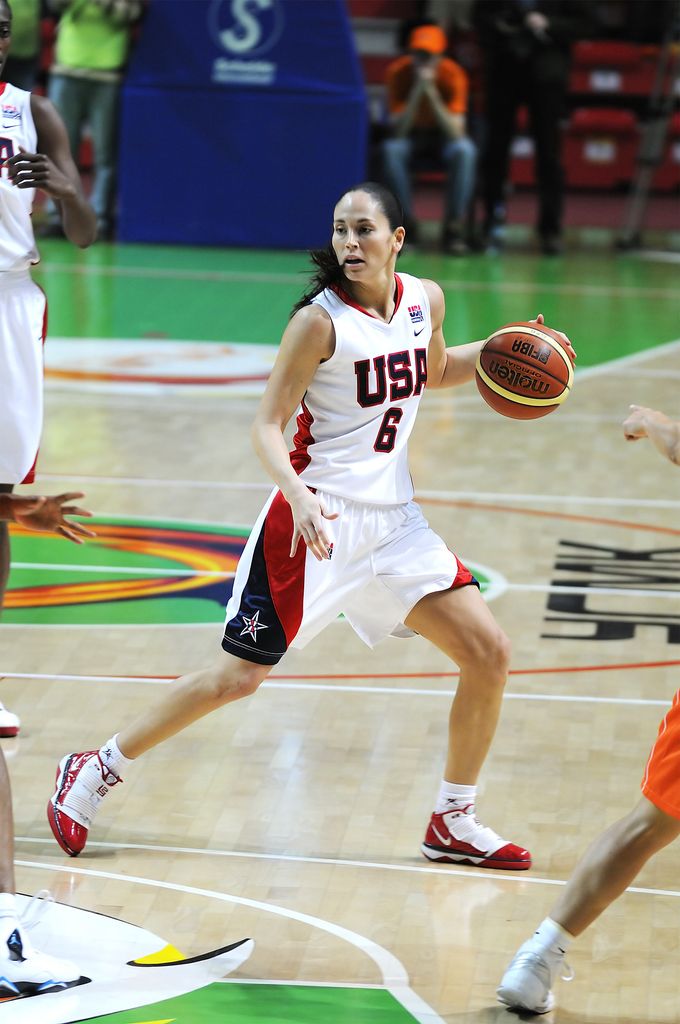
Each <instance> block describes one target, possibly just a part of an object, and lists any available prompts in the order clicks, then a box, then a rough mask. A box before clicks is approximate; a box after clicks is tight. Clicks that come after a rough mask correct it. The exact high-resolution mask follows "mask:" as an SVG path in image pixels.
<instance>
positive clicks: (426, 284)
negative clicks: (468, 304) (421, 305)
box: [420, 278, 446, 321]
mask: <svg viewBox="0 0 680 1024" xmlns="http://www.w3.org/2000/svg"><path fill="white" fill-rule="evenodd" d="M420 283H421V285H422V286H423V288H424V290H425V294H426V295H427V298H428V300H429V303H430V311H431V313H432V320H433V321H434V320H436V319H437V316H436V314H437V313H439V314H440V315H441V317H442V318H443V316H444V307H445V305H446V303H445V301H444V292H443V291H442V290H441V288H440V286H439V285H438V284H437V282H436V281H430V280H428V278H421V279H420Z"/></svg>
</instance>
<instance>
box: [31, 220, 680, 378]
mask: <svg viewBox="0 0 680 1024" xmlns="http://www.w3.org/2000/svg"><path fill="white" fill-rule="evenodd" d="M40 248H41V253H42V263H41V264H40V266H39V267H37V268H35V271H34V276H35V279H36V281H38V283H39V284H41V285H42V286H43V287H44V288H45V290H46V292H47V295H48V299H49V317H50V321H49V334H50V335H52V336H54V337H75V338H78V337H101V338H147V339H148V338H163V339H177V340H191V341H199V340H200V341H220V342H250V343H257V344H265V345H276V344H278V342H279V339H280V336H281V332H282V330H283V328H284V326H285V324H286V321H287V318H288V314H289V311H290V308H291V306H292V305H293V304H294V303H295V302H296V301H297V299H298V297H299V296H300V294H301V293H302V292H303V291H304V289H305V287H306V282H307V271H308V268H309V262H308V258H307V254H306V253H292V252H263V251H259V250H250V249H245V250H243V249H239V250H236V249H205V248H200V249H199V248H193V249H192V248H180V247H174V246H151V245H149V246H142V245H125V246H124V245H107V244H101V245H96V246H93V248H92V249H90V250H87V251H84V252H81V251H80V250H77V249H74V248H73V246H71V245H69V244H68V243H67V242H65V241H61V240H45V241H43V242H42V243H41V246H40ZM398 268H399V269H401V270H402V271H404V272H406V273H412V274H416V275H418V276H423V277H431V278H433V279H434V280H435V281H437V282H438V283H439V284H440V285H441V286H442V288H443V289H444V292H445V295H446V302H447V315H446V322H445V333H446V337H447V341H448V343H449V344H457V343H461V342H464V341H470V340H472V339H476V338H481V337H486V336H487V335H488V334H489V333H491V331H492V330H493V329H494V328H495V327H497V326H499V325H501V324H504V323H508V322H512V321H516V320H522V319H527V318H532V317H534V316H535V315H536V314H537V313H539V312H541V313H543V314H544V315H545V318H546V323H548V324H550V325H551V326H553V327H557V328H559V329H560V330H563V331H565V332H566V333H567V334H569V335H570V337H571V338H572V340H573V342H574V345H575V347H576V349H577V351H578V354H579V363H578V365H579V366H592V365H594V364H596V363H599V362H602V361H604V360H609V359H614V358H617V357H618V356H621V355H628V354H630V353H632V352H636V351H638V350H640V349H644V348H652V347H654V346H656V345H659V344H663V343H665V342H668V341H672V340H674V339H675V338H676V337H678V335H679V334H680V329H679V324H678V303H677V290H676V284H677V266H675V265H674V264H672V263H663V262H659V263H657V262H654V261H644V260H641V259H639V258H638V257H637V256H636V255H632V254H629V255H615V254H612V253H610V252H607V251H596V250H593V251H592V252H581V253H579V252H575V253H571V254H568V255H565V256H563V257H557V258H554V259H546V258H542V257H540V256H537V255H534V254H528V253H521V252H519V253H513V252H507V253H504V254H502V255H496V256H489V255H481V254H480V255H475V256H470V257H466V258H465V259H452V258H451V257H447V256H443V255H440V254H438V253H435V252H432V253H419V252H415V251H414V252H411V253H409V252H408V251H405V252H404V255H403V256H402V258H401V259H400V260H399V264H398Z"/></svg>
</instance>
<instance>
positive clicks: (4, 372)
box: [0, 270, 47, 484]
mask: <svg viewBox="0 0 680 1024" xmlns="http://www.w3.org/2000/svg"><path fill="white" fill-rule="evenodd" d="M46 328H47V303H46V301H45V293H44V292H43V291H42V289H41V288H39V287H38V285H37V284H35V282H34V281H33V280H32V279H31V275H30V273H29V271H28V270H20V271H4V272H2V273H0V380H1V381H2V401H1V402H0V483H3V484H20V483H30V482H31V481H32V480H33V471H34V465H35V460H36V457H37V454H38V445H39V444H40V433H41V431H42V422H43V343H44V340H45V332H46Z"/></svg>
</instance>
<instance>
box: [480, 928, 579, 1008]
mask: <svg viewBox="0 0 680 1024" xmlns="http://www.w3.org/2000/svg"><path fill="white" fill-rule="evenodd" d="M562 971H565V972H566V973H564V974H561V972H562ZM558 976H561V977H562V978H563V980H564V981H571V980H572V978H573V977H574V975H573V972H572V970H571V968H570V967H569V965H568V964H567V962H566V961H565V959H564V953H563V952H562V951H561V950H557V949H554V948H553V949H541V948H540V947H539V946H537V944H536V943H535V942H534V940H533V939H529V940H528V941H527V942H525V943H524V945H523V946H520V948H519V949H518V950H517V952H516V953H515V955H514V957H513V958H512V960H511V961H510V963H509V964H508V966H507V968H506V971H505V974H504V975H503V978H502V981H501V983H500V985H499V986H498V988H497V989H496V995H497V996H498V1002H499V1003H503V1004H504V1005H505V1006H508V1007H509V1008H510V1009H511V1010H528V1011H529V1012H530V1013H548V1012H549V1011H550V1010H552V1008H553V1006H554V1005H555V997H554V995H553V993H552V987H553V984H554V982H555V978H556V977H558Z"/></svg>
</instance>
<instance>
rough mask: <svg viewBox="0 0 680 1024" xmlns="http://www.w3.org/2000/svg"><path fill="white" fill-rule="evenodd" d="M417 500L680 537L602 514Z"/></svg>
mask: <svg viewBox="0 0 680 1024" xmlns="http://www.w3.org/2000/svg"><path fill="white" fill-rule="evenodd" d="M416 501H418V502H419V503H420V504H422V505H444V506H445V507H446V508H473V509H477V510H478V509H488V510H489V511H491V512H511V513H513V514H514V515H523V516H539V517H541V518H543V519H567V520H569V521H570V522H572V523H597V525H598V526H623V527H625V528H626V529H628V530H648V531H650V532H652V533H669V534H671V535H672V536H673V537H680V530H674V529H673V528H672V527H670V526H653V525H652V524H651V523H630V522H627V521H626V520H625V519H603V518H601V517H600V516H579V515H575V514H574V513H571V512H543V511H541V510H540V509H534V508H517V506H514V507H513V506H509V505H508V506H506V505H490V504H488V503H487V502H485V501H454V500H453V499H451V500H449V499H448V498H421V497H420V495H416Z"/></svg>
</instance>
